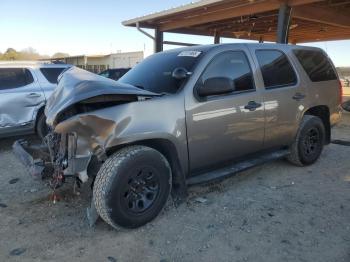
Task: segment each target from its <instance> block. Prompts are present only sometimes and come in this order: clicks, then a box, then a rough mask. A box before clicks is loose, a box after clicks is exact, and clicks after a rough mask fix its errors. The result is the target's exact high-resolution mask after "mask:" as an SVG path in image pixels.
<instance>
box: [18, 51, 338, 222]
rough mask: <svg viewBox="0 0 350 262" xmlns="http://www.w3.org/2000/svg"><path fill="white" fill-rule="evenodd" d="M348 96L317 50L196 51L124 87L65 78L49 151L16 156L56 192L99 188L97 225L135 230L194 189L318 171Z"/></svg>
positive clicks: (53, 110) (88, 77) (83, 76)
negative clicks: (270, 170)
mask: <svg viewBox="0 0 350 262" xmlns="http://www.w3.org/2000/svg"><path fill="white" fill-rule="evenodd" d="M341 97H342V94H341V86H340V82H339V79H338V76H337V74H336V71H335V68H334V66H333V64H332V62H331V61H330V59H329V58H328V56H327V55H326V54H325V53H324V52H323V51H322V50H320V49H317V48H311V47H301V46H296V45H278V44H221V45H209V46H194V47H188V48H183V49H176V50H170V51H166V52H162V53H157V54H155V55H152V56H150V57H148V58H147V59H145V60H144V61H143V62H142V63H140V64H138V65H137V66H136V67H135V68H133V69H132V70H130V71H129V72H128V73H127V74H126V75H124V76H123V77H122V78H121V79H120V80H119V81H113V80H110V79H106V78H104V77H100V76H97V75H94V74H92V73H89V72H87V71H84V70H82V69H79V68H71V69H69V70H67V71H66V72H65V73H64V74H63V75H62V76H61V78H60V80H59V85H58V88H57V89H56V90H55V92H54V93H53V95H52V96H51V97H50V99H49V101H48V103H47V105H46V109H45V114H46V118H47V124H48V126H49V127H50V129H51V132H50V133H49V134H48V135H47V136H46V138H45V139H44V146H41V147H40V148H42V149H44V151H43V150H39V147H38V146H36V147H33V146H31V145H29V143H28V142H26V141H23V140H22V141H17V142H16V143H15V144H14V150H15V152H16V154H17V155H18V156H19V157H20V159H21V160H22V162H24V163H25V164H26V166H27V167H28V168H29V170H30V171H31V173H32V174H34V175H36V176H39V177H41V176H45V177H50V178H51V185H52V186H53V187H57V186H59V185H60V184H61V183H63V182H64V181H65V179H66V178H68V177H73V178H75V179H76V182H77V183H83V182H87V181H91V182H92V190H93V198H92V203H91V207H90V209H89V217H90V220H91V221H92V222H93V221H95V219H96V218H97V217H98V216H100V217H102V219H103V220H104V221H106V222H107V223H108V224H110V225H111V226H113V227H117V226H122V227H128V228H135V227H139V226H141V225H144V224H145V223H147V222H149V221H150V220H152V219H153V218H154V217H156V216H157V214H158V213H159V212H160V211H161V210H162V208H163V206H164V205H165V203H166V201H167V199H168V196H169V194H170V193H172V195H173V197H174V198H176V199H179V198H180V199H181V198H182V199H183V197H184V196H186V192H187V187H188V186H189V185H193V184H198V183H205V182H208V181H212V180H215V179H222V178H225V177H227V176H229V175H232V174H235V173H237V172H239V171H242V170H245V169H247V168H249V167H252V166H255V165H258V164H262V163H265V162H267V161H270V160H274V159H278V158H286V159H287V160H289V161H290V162H291V163H293V164H295V165H298V166H305V165H310V164H312V163H314V162H315V161H316V160H317V159H318V158H319V156H320V154H321V152H322V149H323V146H324V145H326V144H328V143H329V142H330V139H331V127H332V126H333V125H334V124H336V123H337V121H338V120H339V119H340V104H341Z"/></svg>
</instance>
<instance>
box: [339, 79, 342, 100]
mask: <svg viewBox="0 0 350 262" xmlns="http://www.w3.org/2000/svg"><path fill="white" fill-rule="evenodd" d="M342 103H343V85H342V82H341V80H339V104H340V105H341V104H342Z"/></svg>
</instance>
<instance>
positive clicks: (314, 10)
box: [292, 6, 350, 28]
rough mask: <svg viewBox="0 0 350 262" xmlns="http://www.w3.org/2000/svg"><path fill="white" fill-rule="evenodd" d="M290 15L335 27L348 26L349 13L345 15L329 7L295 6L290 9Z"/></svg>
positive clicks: (349, 25) (349, 23)
mask: <svg viewBox="0 0 350 262" xmlns="http://www.w3.org/2000/svg"><path fill="white" fill-rule="evenodd" d="M292 17H293V18H299V19H303V20H307V21H311V22H317V23H322V24H327V25H332V26H337V27H343V28H350V15H345V14H343V13H341V12H339V11H336V10H334V9H331V8H325V7H318V6H299V7H298V6H297V7H295V8H294V9H293V11H292Z"/></svg>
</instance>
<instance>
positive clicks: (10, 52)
mask: <svg viewBox="0 0 350 262" xmlns="http://www.w3.org/2000/svg"><path fill="white" fill-rule="evenodd" d="M18 57H19V54H18V52H17V51H16V50H15V49H13V48H7V50H6V52H5V53H4V54H3V56H2V59H3V60H17V59H18Z"/></svg>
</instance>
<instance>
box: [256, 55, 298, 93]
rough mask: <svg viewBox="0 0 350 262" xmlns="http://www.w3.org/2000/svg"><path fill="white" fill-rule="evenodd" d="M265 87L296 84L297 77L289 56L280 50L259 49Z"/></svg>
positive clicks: (258, 57)
mask: <svg viewBox="0 0 350 262" xmlns="http://www.w3.org/2000/svg"><path fill="white" fill-rule="evenodd" d="M256 57H257V59H258V62H259V65H260V70H261V73H262V76H263V79H264V84H265V88H267V89H268V88H278V87H283V86H290V85H295V84H296V82H297V77H296V74H295V72H294V69H293V67H292V65H291V64H290V62H289V60H288V58H287V56H286V55H285V54H284V53H282V52H281V51H278V50H257V51H256Z"/></svg>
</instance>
